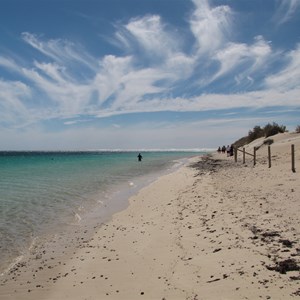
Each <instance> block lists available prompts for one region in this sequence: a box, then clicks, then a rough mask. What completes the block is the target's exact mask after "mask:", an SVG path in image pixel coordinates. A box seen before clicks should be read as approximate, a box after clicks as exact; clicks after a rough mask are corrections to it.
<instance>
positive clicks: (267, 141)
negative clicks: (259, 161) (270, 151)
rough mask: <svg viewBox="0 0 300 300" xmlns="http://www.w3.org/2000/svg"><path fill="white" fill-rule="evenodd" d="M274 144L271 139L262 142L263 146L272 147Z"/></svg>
mask: <svg viewBox="0 0 300 300" xmlns="http://www.w3.org/2000/svg"><path fill="white" fill-rule="evenodd" d="M273 143H274V140H273V139H266V140H265V141H264V145H272V144H273Z"/></svg>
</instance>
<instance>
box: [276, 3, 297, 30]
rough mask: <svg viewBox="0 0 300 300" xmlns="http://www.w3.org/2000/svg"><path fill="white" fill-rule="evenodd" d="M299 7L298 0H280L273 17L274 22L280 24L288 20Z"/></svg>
mask: <svg viewBox="0 0 300 300" xmlns="http://www.w3.org/2000/svg"><path fill="white" fill-rule="evenodd" d="M299 9H300V1H299V0H280V4H279V7H278V9H277V11H276V13H275V15H274V17H273V20H274V22H276V23H277V24H279V25H282V24H284V23H286V22H288V21H289V20H290V19H291V18H292V17H293V16H294V15H295V14H296V13H297V12H299Z"/></svg>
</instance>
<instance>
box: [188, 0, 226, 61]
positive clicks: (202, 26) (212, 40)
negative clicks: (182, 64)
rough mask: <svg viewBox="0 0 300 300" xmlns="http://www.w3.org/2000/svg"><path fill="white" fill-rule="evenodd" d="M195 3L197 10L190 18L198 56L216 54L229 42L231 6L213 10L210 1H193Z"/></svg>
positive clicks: (218, 7)
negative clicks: (216, 51)
mask: <svg viewBox="0 0 300 300" xmlns="http://www.w3.org/2000/svg"><path fill="white" fill-rule="evenodd" d="M193 3H194V4H195V6H196V9H195V11H194V12H193V14H192V16H191V18H190V26H191V31H192V33H193V34H194V36H195V39H196V52H197V55H198V56H203V55H205V54H207V53H214V51H215V50H217V49H220V47H221V46H222V45H223V44H224V43H225V42H227V41H228V34H229V33H230V31H231V14H232V12H231V9H230V7H229V6H217V7H214V8H211V7H210V5H209V1H208V0H193Z"/></svg>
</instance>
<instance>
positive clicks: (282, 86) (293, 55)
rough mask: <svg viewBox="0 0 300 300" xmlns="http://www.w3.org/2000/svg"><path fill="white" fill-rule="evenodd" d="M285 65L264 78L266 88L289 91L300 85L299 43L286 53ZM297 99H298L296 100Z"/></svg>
mask: <svg viewBox="0 0 300 300" xmlns="http://www.w3.org/2000/svg"><path fill="white" fill-rule="evenodd" d="M286 60H287V61H288V63H287V65H286V66H285V67H284V68H283V69H282V70H281V71H279V72H278V73H277V74H274V75H271V76H269V77H268V78H266V81H265V82H266V85H267V87H268V88H273V89H276V90H277V89H278V90H283V91H287V92H288V91H289V90H290V89H299V85H300V44H299V45H298V47H297V48H296V49H295V50H293V51H291V52H288V53H287V54H286ZM298 101H299V100H298Z"/></svg>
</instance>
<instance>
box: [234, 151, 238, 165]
mask: <svg viewBox="0 0 300 300" xmlns="http://www.w3.org/2000/svg"><path fill="white" fill-rule="evenodd" d="M237 154H238V149H237V148H236V147H235V148H234V161H235V162H237Z"/></svg>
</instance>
